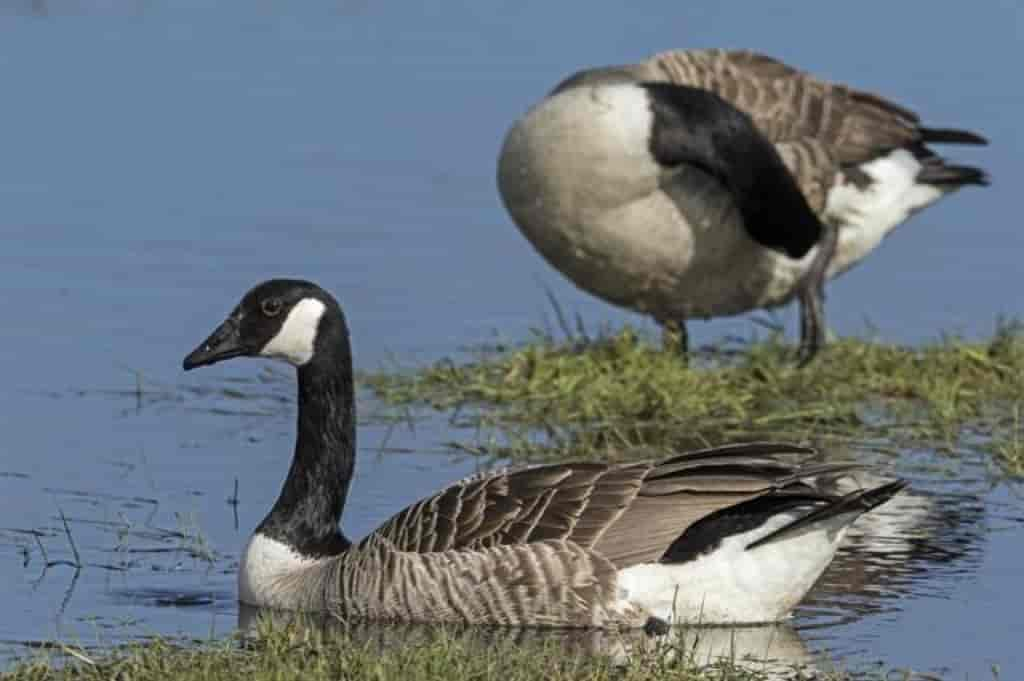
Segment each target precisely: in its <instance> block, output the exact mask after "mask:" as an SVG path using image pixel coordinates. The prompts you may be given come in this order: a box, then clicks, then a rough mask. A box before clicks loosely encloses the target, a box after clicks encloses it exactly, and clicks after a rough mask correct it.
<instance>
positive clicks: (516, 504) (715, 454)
mask: <svg viewBox="0 0 1024 681" xmlns="http://www.w3.org/2000/svg"><path fill="white" fill-rule="evenodd" d="M240 356H248V357H271V358H275V359H279V360H282V361H285V362H287V363H289V364H291V365H293V366H294V367H295V368H296V373H297V377H298V425H297V441H296V445H295V452H294V457H293V459H292V463H291V468H290V469H289V471H288V475H287V477H286V479H285V482H284V485H283V487H282V490H281V493H280V496H279V498H278V499H277V502H276V503H275V504H274V506H273V507H272V508H271V510H270V512H269V513H268V514H267V517H266V518H265V519H264V520H263V522H262V523H260V525H259V526H258V527H257V528H256V530H255V531H254V533H253V535H252V537H251V538H250V539H249V542H248V545H247V546H246V548H245V551H244V553H243V556H242V560H241V564H240V568H239V599H240V600H241V601H242V602H244V603H246V604H249V605H254V606H259V607H270V608H278V609H285V610H305V611H320V612H329V613H333V614H336V615H338V616H340V617H344V618H346V619H352V618H355V619H364V618H365V619H374V620H391V621H409V622H452V623H469V624H496V625H518V626H523V625H526V626H560V627H609V628H623V627H629V628H637V627H643V626H645V625H646V626H650V625H651V623H652V622H658V623H665V622H671V623H675V622H682V621H698V620H699V621H701V622H705V623H734V622H765V621H774V620H778V619H781V618H784V617H786V615H787V614H788V613H789V611H790V610H791V609H792V608H793V607H794V606H795V605H796V604H797V602H799V600H800V599H801V598H802V597H803V595H804V594H805V593H806V592H807V590H808V589H810V588H811V586H812V585H813V584H814V582H815V581H816V580H817V578H818V577H819V576H820V575H821V573H822V572H823V571H824V570H825V568H826V567H827V566H828V564H829V562H830V561H831V560H832V557H833V555H834V554H835V550H836V547H837V546H838V544H839V542H840V541H841V539H842V537H843V535H844V533H845V531H846V528H847V527H848V526H849V525H850V523H852V522H853V521H854V520H855V519H856V518H857V517H858V516H859V515H861V514H862V513H865V512H867V511H870V510H871V509H872V508H875V507H876V506H878V505H880V504H882V503H884V502H885V501H886V500H887V499H889V498H890V497H892V496H893V495H894V494H896V493H897V492H898V491H899V490H900V489H902V487H903V486H904V483H903V482H901V481H893V482H887V483H885V484H882V485H878V486H876V487H873V488H871V489H859V488H855V489H854V491H852V492H849V493H844V494H838V493H835V492H834V491H833V490H835V489H836V485H835V484H834V483H835V482H836V481H837V480H839V479H846V478H849V474H850V473H851V472H854V471H856V470H857V469H860V468H862V467H861V466H859V465H858V464H853V463H816V462H813V461H812V460H811V457H812V456H813V454H814V451H813V450H811V449H807V448H804V447H798V446H794V445H787V444H777V443H753V444H738V445H732V446H725V447H716V448H711V449H705V450H700V451H692V452H688V453H685V454H678V455H675V456H671V457H669V458H666V459H664V460H662V461H655V462H638V463H625V464H602V463H565V464H556V465H545V466H538V467H532V468H524V469H519V470H503V471H496V472H490V473H486V474H482V475H478V476H475V477H472V478H468V479H465V480H462V481H459V482H456V483H455V484H453V485H451V486H450V487H448V488H446V489H444V490H441V491H440V492H438V493H437V494H435V495H434V496H431V497H429V498H426V499H423V500H421V501H419V502H417V503H414V504H413V505H412V506H409V507H408V508H407V509H405V510H404V511H402V512H400V513H398V514H397V515H395V516H394V517H393V518H391V519H390V520H388V521H386V522H385V523H384V524H383V525H382V526H381V527H380V528H378V529H377V530H375V531H374V532H372V533H370V534H369V535H368V536H367V537H365V538H364V539H362V540H360V541H358V542H352V541H350V540H349V539H348V538H346V537H345V535H344V534H342V532H341V530H340V528H339V522H340V518H341V513H342V510H343V508H344V505H345V501H346V497H347V493H348V488H349V484H350V482H351V479H352V473H353V468H354V462H355V451H356V447H355V411H354V410H355V401H354V392H353V377H352V359H351V351H350V347H349V337H348V329H347V327H346V323H345V317H344V314H343V312H342V309H341V306H340V305H339V304H338V302H337V301H336V300H335V299H334V297H333V296H331V295H330V294H329V293H328V292H326V291H325V290H323V289H322V288H320V287H319V286H317V285H316V284H313V283H310V282H306V281H300V280H289V279H273V280H269V281H266V282H263V283H261V284H259V285H258V286H256V287H255V288H253V289H252V290H251V291H249V292H248V293H247V294H246V295H245V296H244V297H243V298H242V300H241V302H240V303H239V304H238V305H237V306H236V307H235V309H234V310H233V311H232V312H231V313H230V315H229V316H228V318H227V319H226V320H225V321H224V322H223V323H222V324H221V325H220V326H218V327H217V329H216V330H215V331H214V332H213V333H212V334H211V335H210V336H209V337H208V338H207V340H205V341H204V342H203V343H201V344H200V345H199V346H198V347H197V348H196V349H195V350H194V351H193V352H191V353H190V354H189V355H188V356H187V357H186V358H185V360H184V362H183V365H184V368H185V369H186V370H189V369H194V368H196V367H201V366H205V365H210V364H215V363H217V362H221V361H224V360H227V359H230V358H233V357H240Z"/></svg>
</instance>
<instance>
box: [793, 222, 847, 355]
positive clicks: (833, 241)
mask: <svg viewBox="0 0 1024 681" xmlns="http://www.w3.org/2000/svg"><path fill="white" fill-rule="evenodd" d="M838 241H839V229H838V228H837V227H836V226H835V225H833V224H829V223H828V222H822V233H821V239H820V240H819V241H818V251H817V253H815V255H814V260H812V261H811V265H810V267H809V268H808V269H807V272H806V274H804V278H803V281H802V282H800V290H799V292H798V293H797V300H799V301H800V346H799V348H798V349H797V366H801V367H804V366H807V365H808V364H809V363H810V362H811V360H813V359H814V358H815V356H817V354H818V351H819V350H821V349H822V348H823V347H825V340H826V337H825V334H826V329H825V277H826V274H827V270H828V264H829V262H831V261H832V256H833V255H835V252H836V245H837V244H838Z"/></svg>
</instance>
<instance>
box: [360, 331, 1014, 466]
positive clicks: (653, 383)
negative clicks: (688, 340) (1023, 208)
mask: <svg viewBox="0 0 1024 681" xmlns="http://www.w3.org/2000/svg"><path fill="white" fill-rule="evenodd" d="M360 378H361V380H362V382H363V383H364V385H366V386H368V387H369V388H370V389H371V390H372V391H373V393H374V394H375V395H376V397H377V398H378V399H379V400H381V401H382V402H383V403H384V404H386V405H390V406H391V407H394V408H396V409H406V410H407V409H409V408H410V407H414V406H428V407H432V408H434V409H438V410H446V411H451V412H452V413H453V416H452V418H453V421H454V422H455V423H456V424H457V425H461V426H464V427H469V428H474V429H477V430H479V431H480V432H481V433H482V435H483V442H482V443H481V442H477V443H474V444H470V445H466V444H463V445H461V446H462V447H464V448H466V449H470V450H472V451H475V452H480V453H490V454H495V455H500V456H510V457H512V458H517V457H522V458H529V459H539V458H548V459H557V458H563V457H567V456H573V457H584V458H596V459H602V460H609V459H615V458H617V457H620V456H631V455H632V454H628V453H627V452H630V450H633V449H634V448H637V447H643V446H645V445H650V446H655V447H658V448H681V447H692V446H703V445H708V444H717V443H721V442H725V441H730V440H737V439H749V438H761V437H776V438H785V439H790V440H799V441H807V440H815V441H820V440H823V439H824V440H827V439H828V438H838V439H844V438H851V439H858V440H863V439H865V438H876V437H877V438H884V439H885V440H886V441H888V442H890V443H892V444H894V445H897V446H902V445H915V446H919V445H926V446H929V447H933V448H938V449H946V450H954V449H957V448H958V447H960V446H962V444H963V443H965V442H968V441H972V442H973V441H979V440H980V441H984V442H986V443H987V446H986V447H985V449H986V451H987V452H988V453H990V454H991V455H992V461H993V462H994V463H995V464H996V465H997V468H998V470H999V471H1000V472H1001V473H1002V474H1005V475H1008V476H1014V477H1020V476H1022V475H1024V447H1022V445H1021V440H1022V431H1021V422H1020V416H1019V415H1020V409H1021V403H1022V402H1024V336H1022V334H1021V328H1020V327H1019V326H1018V325H1000V327H999V329H998V331H997V332H996V333H995V334H994V336H993V337H992V338H991V339H990V340H988V341H986V342H979V343H968V342H964V341H962V340H959V339H955V338H949V339H945V340H943V341H941V342H936V343H933V344H930V345H926V346H922V347H905V346H899V345H892V344H884V343H876V342H871V341H866V340H862V339H844V340H839V341H836V342H834V343H832V344H830V345H829V346H828V347H827V349H826V350H825V351H824V352H823V353H822V354H821V355H820V356H819V358H818V359H817V360H815V361H814V362H813V363H812V364H811V365H810V366H808V367H805V368H803V369H799V368H797V367H796V366H795V365H794V362H793V359H792V349H791V348H790V347H788V346H784V345H782V344H781V343H779V342H778V341H777V340H768V341H762V342H757V343H751V344H747V345H744V346H742V347H740V348H732V349H730V348H726V347H724V346H719V347H714V348H709V349H705V350H702V351H701V352H699V353H697V355H696V356H695V357H694V358H693V361H692V362H691V366H690V367H687V365H686V364H685V363H684V362H683V361H681V358H680V356H679V355H677V354H676V353H674V352H671V351H667V350H664V349H662V347H661V346H660V345H659V344H656V343H653V342H651V341H650V340H648V339H646V338H644V337H642V336H641V335H640V334H639V333H637V332H636V331H635V330H634V329H632V328H630V327H625V328H622V329H621V330H618V331H614V332H608V333H605V334H604V335H602V336H601V337H600V338H597V339H595V340H587V341H583V342H581V341H578V340H575V339H574V340H569V341H562V342H559V341H555V340H553V339H552V338H551V337H550V336H546V335H537V336H536V337H535V338H534V339H533V340H532V341H531V342H529V343H526V344H524V345H522V346H520V347H515V348H502V347H498V348H490V349H484V350H479V351H478V352H477V354H476V356H475V357H474V358H473V359H471V360H470V361H465V362H455V361H451V360H444V361H441V362H437V363H435V364H433V365H430V366H426V367H419V368H414V369H399V370H382V371H377V372H369V373H363V374H361V376H360ZM645 454H646V453H645V452H642V451H641V455H645Z"/></svg>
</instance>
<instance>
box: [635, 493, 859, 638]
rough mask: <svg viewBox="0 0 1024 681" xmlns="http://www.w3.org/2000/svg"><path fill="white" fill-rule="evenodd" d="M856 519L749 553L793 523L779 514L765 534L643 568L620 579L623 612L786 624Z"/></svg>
mask: <svg viewBox="0 0 1024 681" xmlns="http://www.w3.org/2000/svg"><path fill="white" fill-rule="evenodd" d="M856 516H857V513H856V512H851V513H848V514H845V515H841V516H835V517H833V518H829V519H827V520H825V521H822V523H819V524H816V525H811V526H808V527H807V528H804V529H803V530H802V531H801V532H800V534H797V535H794V536H791V537H786V538H783V539H780V540H777V541H773V542H769V543H768V544H765V545H763V546H759V547H757V548H755V549H752V550H747V549H746V547H747V546H749V545H750V544H751V543H752V542H754V541H756V540H757V539H758V538H759V537H763V536H765V535H767V534H768V533H770V532H773V531H774V530H776V529H779V528H780V527H782V526H784V525H786V524H788V523H789V522H791V521H792V520H793V519H794V518H795V517H796V516H795V515H793V514H790V513H781V514H779V515H777V516H774V517H773V518H771V519H770V520H769V521H768V522H767V523H765V524H764V525H762V526H761V527H759V528H757V529H755V530H751V531H749V532H745V533H742V534H736V535H732V536H730V537H727V538H726V539H724V540H723V541H722V543H721V545H720V546H719V547H718V548H717V549H715V550H714V551H712V552H711V553H709V554H706V555H703V556H700V557H699V558H696V559H694V560H691V561H687V562H685V563H676V564H665V563H645V564H642V565H634V566H632V567H629V568H626V569H625V570H622V571H620V572H619V593H620V598H621V599H622V605H623V606H624V607H625V606H627V605H634V606H640V607H642V608H644V609H645V610H647V611H648V612H649V613H650V614H652V615H654V616H656V617H660V618H662V619H664V620H666V621H668V622H671V623H703V624H736V623H757V622H774V621H778V620H780V619H784V618H785V617H787V616H788V615H789V613H790V611H791V610H792V609H793V607H794V606H796V604H797V603H799V602H800V600H801V599H802V598H803V597H804V595H805V594H806V593H807V592H808V591H809V590H810V588H811V587H812V586H813V585H814V583H815V582H816V581H817V579H818V577H820V576H821V573H822V572H823V571H824V570H825V568H826V567H828V565H829V563H830V562H832V558H833V557H834V556H835V552H836V549H837V548H838V546H839V543H840V542H841V541H842V539H843V535H844V534H845V531H846V527H847V526H848V525H849V524H850V523H851V522H852V521H853V520H854V519H855V518H856Z"/></svg>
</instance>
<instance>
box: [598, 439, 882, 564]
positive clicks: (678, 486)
mask: <svg viewBox="0 0 1024 681" xmlns="http://www.w3.org/2000/svg"><path fill="white" fill-rule="evenodd" d="M813 453H814V450H811V449H806V448H803V447H796V446H793V445H785V444H775V443H751V444H743V445H733V446H728V447H718V448H713V449H707V450H702V451H697V452H689V453H687V454H682V455H680V456H677V457H674V458H671V459H668V460H666V461H663V462H661V463H659V464H657V465H656V466H654V467H653V468H651V469H650V471H649V472H648V473H647V475H646V476H645V478H644V480H643V484H642V485H641V487H640V490H639V493H638V494H637V496H636V498H635V499H634V500H633V503H632V504H630V506H629V508H628V509H626V511H625V512H624V513H622V514H621V515H620V516H619V517H618V518H617V519H616V520H615V522H613V523H612V524H611V526H610V527H609V528H608V529H607V530H606V531H605V532H604V533H603V534H602V536H601V537H600V538H599V540H598V541H597V543H596V544H595V545H594V550H595V551H597V552H598V553H600V554H601V555H603V556H604V557H606V558H608V559H609V560H610V561H611V562H612V563H613V564H615V565H616V566H617V567H618V568H620V569H621V568H624V567H628V566H629V565H635V564H637V563H644V562H650V561H656V560H658V559H659V558H661V557H662V555H664V553H665V551H666V550H667V549H668V548H669V546H671V545H672V543H673V542H674V541H675V540H676V539H677V538H678V537H679V536H680V535H681V534H682V533H683V532H684V531H685V530H686V529H687V528H688V527H689V526H690V525H692V524H693V523H695V522H697V521H698V520H700V519H702V518H704V517H706V516H708V515H710V514H712V513H714V512H716V511H719V510H721V509H723V508H727V507H729V506H733V505H735V504H739V503H742V502H744V501H747V500H749V499H752V498H754V497H758V496H763V495H769V494H779V495H780V496H783V495H785V494H788V493H792V492H797V491H806V492H809V493H816V490H815V487H814V480H815V479H816V478H826V477H829V476H835V475H837V474H839V473H842V472H845V471H848V470H852V469H855V468H861V467H862V466H861V465H859V464H851V463H834V464H813V463H808V462H807V458H808V457H809V456H810V455H812V454H813Z"/></svg>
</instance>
